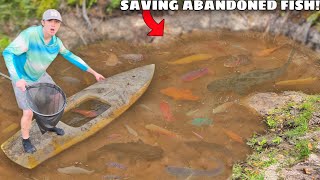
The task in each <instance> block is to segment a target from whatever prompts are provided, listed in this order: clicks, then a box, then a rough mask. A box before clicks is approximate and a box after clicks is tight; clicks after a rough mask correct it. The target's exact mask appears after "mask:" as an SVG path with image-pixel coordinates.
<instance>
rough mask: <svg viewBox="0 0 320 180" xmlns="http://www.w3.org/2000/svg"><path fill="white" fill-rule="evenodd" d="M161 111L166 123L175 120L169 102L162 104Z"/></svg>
mask: <svg viewBox="0 0 320 180" xmlns="http://www.w3.org/2000/svg"><path fill="white" fill-rule="evenodd" d="M160 110H161V112H162V115H163V117H164V119H165V120H166V121H168V122H171V121H174V120H175V118H174V117H173V115H172V112H171V110H170V106H169V104H168V103H167V102H165V101H162V102H161V103H160Z"/></svg>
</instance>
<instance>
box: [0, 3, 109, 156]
mask: <svg viewBox="0 0 320 180" xmlns="http://www.w3.org/2000/svg"><path fill="white" fill-rule="evenodd" d="M61 22H62V18H61V15H60V13H59V12H58V11H57V10H55V9H48V10H47V11H45V12H44V13H43V16H42V21H41V24H42V26H33V27H29V28H27V29H25V30H24V31H22V32H21V33H20V34H19V36H18V37H17V38H16V39H15V40H14V41H13V42H12V43H11V44H10V45H9V46H8V47H7V48H6V49H5V50H4V51H3V57H4V60H5V63H6V66H7V69H8V71H9V74H10V77H11V79H12V85H13V89H14V93H15V96H16V100H17V103H18V106H19V108H20V109H22V110H23V115H22V118H21V135H22V145H23V148H24V151H25V152H26V153H34V152H35V151H36V148H35V147H34V146H33V144H32V143H31V141H30V140H29V131H30V128H31V122H32V117H33V112H32V111H31V110H30V108H29V107H28V106H27V104H26V98H25V90H26V85H27V84H28V85H29V84H33V83H44V82H46V83H52V84H55V83H54V81H53V80H52V78H51V77H50V75H48V74H47V72H46V69H47V68H48V67H49V65H50V64H51V63H52V61H53V60H54V59H55V58H56V56H57V55H58V53H59V54H61V55H62V56H63V57H64V58H65V59H67V60H68V61H69V62H71V63H72V64H74V65H75V66H77V67H78V68H80V69H81V70H83V71H87V72H89V73H91V74H93V75H94V76H95V78H96V80H97V81H100V80H103V79H104V77H103V76H102V75H101V74H99V73H97V72H96V71H94V70H93V69H91V68H90V67H89V66H88V65H87V64H86V63H85V62H84V61H83V60H82V59H81V58H80V57H78V56H76V55H74V54H73V53H72V52H70V51H69V50H67V49H66V48H65V47H64V45H63V44H62V41H61V40H60V39H59V38H58V37H56V36H55V34H56V33H57V32H58V30H59V28H60V25H61ZM52 131H54V132H56V133H57V134H58V135H63V134H64V131H63V129H60V128H56V127H55V128H54V129H53V130H52Z"/></svg>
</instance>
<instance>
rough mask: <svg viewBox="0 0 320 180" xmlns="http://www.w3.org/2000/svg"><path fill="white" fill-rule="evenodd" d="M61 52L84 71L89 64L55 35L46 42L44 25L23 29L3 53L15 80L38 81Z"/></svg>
mask: <svg viewBox="0 0 320 180" xmlns="http://www.w3.org/2000/svg"><path fill="white" fill-rule="evenodd" d="M58 53H60V54H61V55H62V56H63V57H64V58H65V59H67V60H68V61H69V62H71V63H72V64H74V65H76V66H77V67H78V68H80V69H81V70H83V71H87V69H88V68H89V66H88V65H87V64H86V63H85V62H84V61H83V60H82V59H81V58H80V57H78V56H76V55H74V54H73V53H72V52H70V51H69V50H68V49H66V48H65V47H64V45H63V44H62V41H61V40H60V39H59V38H58V37H56V36H53V37H52V39H51V41H50V42H49V43H48V44H46V43H45V41H44V35H43V30H42V26H33V27H29V28H27V29H25V30H24V31H22V32H21V33H20V34H19V36H18V37H17V38H16V39H15V40H14V41H12V42H11V43H10V44H9V46H8V47H6V48H5V49H4V51H3V53H2V55H3V57H4V60H5V63H6V66H7V69H8V71H9V74H10V76H11V79H12V80H13V82H16V81H18V80H20V79H24V80H26V81H27V82H34V81H37V80H38V79H39V78H40V77H41V76H42V75H43V74H44V73H45V72H46V69H47V68H48V67H49V65H50V64H51V63H52V61H53V60H54V59H55V58H56V57H57V55H58Z"/></svg>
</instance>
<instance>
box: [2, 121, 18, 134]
mask: <svg viewBox="0 0 320 180" xmlns="http://www.w3.org/2000/svg"><path fill="white" fill-rule="evenodd" d="M18 127H19V124H17V123H12V124H10V125H9V126H8V127H6V128H5V129H3V130H2V131H1V133H2V134H7V133H9V132H11V131H13V130H16V129H18Z"/></svg>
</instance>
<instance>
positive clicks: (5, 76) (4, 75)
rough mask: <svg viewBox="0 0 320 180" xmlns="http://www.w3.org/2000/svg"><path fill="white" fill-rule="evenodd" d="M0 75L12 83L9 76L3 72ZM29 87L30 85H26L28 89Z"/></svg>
mask: <svg viewBox="0 0 320 180" xmlns="http://www.w3.org/2000/svg"><path fill="white" fill-rule="evenodd" d="M0 75H1V76H2V77H4V78H6V79H8V80H10V81H12V79H11V78H10V77H9V76H7V75H6V74H3V73H2V72H0ZM29 87H30V86H29V85H26V88H29Z"/></svg>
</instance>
